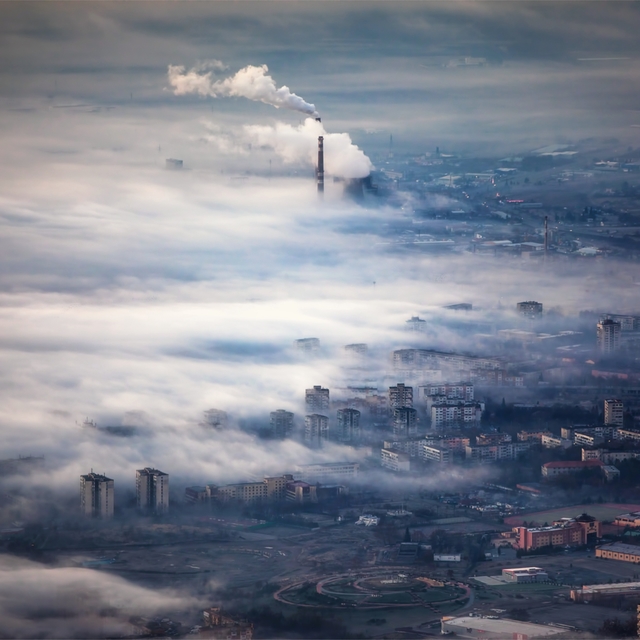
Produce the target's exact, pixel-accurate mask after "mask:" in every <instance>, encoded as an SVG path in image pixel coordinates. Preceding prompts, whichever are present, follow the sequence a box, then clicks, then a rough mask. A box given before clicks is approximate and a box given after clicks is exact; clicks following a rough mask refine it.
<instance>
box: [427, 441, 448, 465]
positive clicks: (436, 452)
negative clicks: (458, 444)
mask: <svg viewBox="0 0 640 640" xmlns="http://www.w3.org/2000/svg"><path fill="white" fill-rule="evenodd" d="M421 453H422V455H421V456H420V457H421V458H422V460H424V461H431V462H439V463H445V462H451V450H450V449H448V448H447V447H444V446H440V447H436V446H432V445H428V444H424V445H422V452H421Z"/></svg>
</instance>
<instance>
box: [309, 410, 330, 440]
mask: <svg viewBox="0 0 640 640" xmlns="http://www.w3.org/2000/svg"><path fill="white" fill-rule="evenodd" d="M328 437H329V418H327V416H323V415H320V414H318V413H312V414H311V415H308V416H305V417H304V441H305V442H306V443H307V444H308V445H309V446H311V447H322V445H323V444H324V443H325V442H326V441H327V438H328Z"/></svg>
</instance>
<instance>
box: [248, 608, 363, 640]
mask: <svg viewBox="0 0 640 640" xmlns="http://www.w3.org/2000/svg"><path fill="white" fill-rule="evenodd" d="M240 617H243V618H245V619H246V620H248V621H249V622H251V623H252V624H253V625H254V627H255V632H256V633H255V636H256V637H258V638H259V637H263V638H267V637H273V635H276V637H282V636H283V634H291V636H292V637H299V638H327V639H328V640H333V639H334V638H335V639H342V638H344V639H345V640H351V639H357V638H365V637H366V636H364V635H363V634H353V633H350V632H349V631H348V628H347V626H346V625H345V624H344V623H343V622H342V621H341V620H337V619H336V618H333V617H330V616H328V615H327V613H326V612H323V613H318V612H316V611H313V610H311V609H299V610H298V611H296V612H295V613H293V614H292V615H290V616H286V615H284V614H283V613H282V612H280V611H274V610H273V609H271V607H266V606H265V607H260V608H255V609H250V610H249V611H248V612H247V613H245V614H242V615H241V616H240Z"/></svg>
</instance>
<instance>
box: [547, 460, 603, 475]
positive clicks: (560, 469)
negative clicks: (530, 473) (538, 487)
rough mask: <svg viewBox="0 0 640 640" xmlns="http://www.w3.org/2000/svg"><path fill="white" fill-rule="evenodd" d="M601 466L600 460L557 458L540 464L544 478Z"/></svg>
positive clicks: (600, 467)
mask: <svg viewBox="0 0 640 640" xmlns="http://www.w3.org/2000/svg"><path fill="white" fill-rule="evenodd" d="M603 466H604V465H603V464H602V462H600V460H584V461H583V460H566V461H560V460H558V461H555V462H545V463H544V464H543V465H542V476H543V477H544V478H553V477H555V476H560V475H565V474H568V473H580V472H581V471H584V470H588V469H598V470H599V469H602V467H603Z"/></svg>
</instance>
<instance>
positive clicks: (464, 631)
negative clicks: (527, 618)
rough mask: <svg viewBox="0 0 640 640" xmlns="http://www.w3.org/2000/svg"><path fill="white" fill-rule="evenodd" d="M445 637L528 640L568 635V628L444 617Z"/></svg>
mask: <svg viewBox="0 0 640 640" xmlns="http://www.w3.org/2000/svg"><path fill="white" fill-rule="evenodd" d="M441 633H442V634H443V635H451V634H455V636H456V637H459V638H491V640H514V639H515V640H527V639H528V638H548V637H551V636H557V635H560V634H562V633H564V634H566V633H567V628H566V627H550V626H547V625H543V624H534V623H532V622H519V621H518V620H509V619H507V618H500V619H496V618H494V617H492V618H488V617H482V616H474V615H466V616H457V617H452V616H444V617H443V618H442V620H441Z"/></svg>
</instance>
